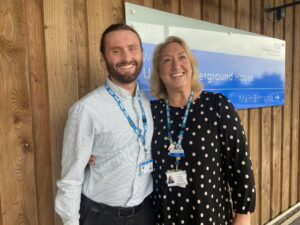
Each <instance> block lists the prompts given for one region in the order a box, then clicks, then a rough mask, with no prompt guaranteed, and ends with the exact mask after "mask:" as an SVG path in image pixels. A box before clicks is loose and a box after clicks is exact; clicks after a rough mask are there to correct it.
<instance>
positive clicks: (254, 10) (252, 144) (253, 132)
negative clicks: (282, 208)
mask: <svg viewBox="0 0 300 225" xmlns="http://www.w3.org/2000/svg"><path fill="white" fill-rule="evenodd" d="M261 12H262V5H261V2H260V1H251V6H250V14H251V20H250V26H251V28H250V29H251V32H254V33H257V34H260V33H261V32H262V24H261V19H262V16H263V15H262V13H261ZM261 127H262V126H261V109H251V110H249V135H248V139H249V149H250V154H251V159H252V164H253V170H254V174H255V187H256V209H255V213H254V215H253V216H252V218H251V222H252V225H260V224H261V211H262V210H263V207H262V205H261V194H260V193H261V179H262V177H261V176H262V169H261V168H262V165H261V155H262V154H261V140H260V139H261Z"/></svg>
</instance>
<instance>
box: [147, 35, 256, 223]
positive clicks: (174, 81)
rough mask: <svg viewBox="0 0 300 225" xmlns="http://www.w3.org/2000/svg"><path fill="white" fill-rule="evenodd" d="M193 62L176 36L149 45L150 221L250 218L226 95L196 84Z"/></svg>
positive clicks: (236, 129) (237, 131) (246, 179)
mask: <svg viewBox="0 0 300 225" xmlns="http://www.w3.org/2000/svg"><path fill="white" fill-rule="evenodd" d="M197 68H198V66H197V62H196V59H195V57H194V56H193V54H192V52H191V51H190V50H189V48H188V47H187V45H186V43H185V42H184V41H183V40H182V39H180V38H178V37H174V36H173V37H169V38H168V39H167V40H166V41H165V42H164V43H162V44H160V45H158V46H157V48H156V49H155V52H154V56H153V74H152V77H151V79H152V80H151V82H152V95H153V96H155V97H156V98H157V99H158V100H155V101H153V102H152V103H151V107H152V113H153V118H154V134H153V139H152V155H153V159H154V172H153V179H154V192H153V196H152V199H153V204H154V207H155V209H156V214H157V224H165V225H173V224H176V225H179V224H189V225H194V224H203V225H209V224H216V225H224V224H234V225H250V214H251V213H252V212H253V211H254V208H255V186H254V176H253V170H252V166H251V160H250V155H249V152H248V144H247V140H246V137H245V133H244V130H243V127H242V124H241V121H240V119H239V117H238V115H237V113H236V111H235V109H234V107H233V105H232V104H231V103H230V102H229V100H228V99H227V98H226V97H225V96H223V95H222V94H214V93H210V92H206V91H203V89H202V88H203V87H202V85H201V84H200V83H199V81H198V69H197ZM170 177H172V178H173V182H172V183H171V182H168V181H169V179H170ZM232 209H233V210H232ZM233 211H234V215H233Z"/></svg>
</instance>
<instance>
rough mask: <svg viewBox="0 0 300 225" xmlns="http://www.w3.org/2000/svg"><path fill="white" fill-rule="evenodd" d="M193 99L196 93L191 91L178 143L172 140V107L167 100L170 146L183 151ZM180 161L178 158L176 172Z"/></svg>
mask: <svg viewBox="0 0 300 225" xmlns="http://www.w3.org/2000/svg"><path fill="white" fill-rule="evenodd" d="M193 97H194V91H191V94H190V97H189V101H188V104H187V106H186V109H185V113H184V116H183V119H182V123H181V126H180V130H179V135H178V139H177V143H176V142H174V141H173V138H172V133H171V116H170V105H169V99H165V103H166V111H167V130H168V139H169V140H170V144H171V145H174V146H175V148H181V149H182V145H181V142H182V139H183V135H184V131H185V128H186V121H187V119H188V115H189V111H190V108H191V105H192V102H193ZM179 160H180V157H176V162H175V165H176V170H177V169H178V165H179Z"/></svg>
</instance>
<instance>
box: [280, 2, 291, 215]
mask: <svg viewBox="0 0 300 225" xmlns="http://www.w3.org/2000/svg"><path fill="white" fill-rule="evenodd" d="M291 2H293V1H292V0H288V1H286V3H291ZM285 12H286V15H285V18H286V19H285V20H284V39H285V41H286V64H285V65H286V69H285V71H286V77H285V88H286V91H285V93H286V98H285V106H284V110H283V136H282V191H281V193H282V194H281V199H282V202H281V212H284V211H286V210H287V209H288V208H289V199H290V196H289V195H290V184H291V182H290V180H291V177H290V175H291V171H290V162H291V161H290V159H291V129H292V128H291V117H292V99H293V96H292V85H293V84H292V74H293V7H289V8H286V11H285Z"/></svg>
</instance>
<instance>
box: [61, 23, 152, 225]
mask: <svg viewBox="0 0 300 225" xmlns="http://www.w3.org/2000/svg"><path fill="white" fill-rule="evenodd" d="M100 51H101V56H102V61H101V63H102V65H103V66H104V67H105V68H106V69H107V71H108V79H107V81H106V83H105V85H104V86H102V87H99V88H97V89H96V90H94V91H92V92H91V93H89V94H88V95H87V96H85V97H83V98H82V99H80V100H79V101H78V102H76V103H75V104H74V105H73V106H72V107H71V109H70V111H69V115H68V120H67V123H66V127H65V134H64V142H63V152H62V178H61V180H59V181H58V182H57V186H58V192H57V196H56V202H55V208H56V212H57V213H58V214H59V215H60V216H61V218H62V220H63V223H64V225H78V224H81V225H119V224H120V225H121V224H128V225H131V224H132V225H140V224H143V225H153V224H154V222H153V218H154V216H153V211H152V209H151V207H150V206H149V205H148V202H147V200H146V198H147V196H148V195H149V194H150V193H151V192H152V178H151V172H152V168H153V165H152V160H151V152H150V146H151V139H152V132H153V121H152V114H151V109H150V103H149V100H148V99H147V97H146V96H145V95H144V94H143V93H141V91H140V89H139V86H138V85H137V82H136V79H137V77H138V75H139V73H140V71H141V69H142V65H143V49H142V44H141V39H140V37H139V35H138V33H137V32H136V31H135V30H134V29H133V28H132V27H130V26H128V25H126V24H113V25H111V26H110V27H108V28H107V29H106V30H105V31H104V33H103V35H102V38H101V44H100ZM91 155H93V156H95V157H96V158H97V163H96V164H95V165H93V166H92V167H86V165H87V163H88V161H89V159H90V157H91Z"/></svg>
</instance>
